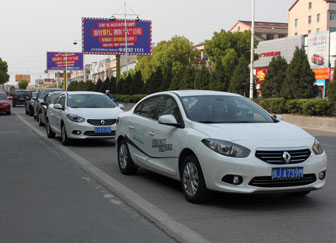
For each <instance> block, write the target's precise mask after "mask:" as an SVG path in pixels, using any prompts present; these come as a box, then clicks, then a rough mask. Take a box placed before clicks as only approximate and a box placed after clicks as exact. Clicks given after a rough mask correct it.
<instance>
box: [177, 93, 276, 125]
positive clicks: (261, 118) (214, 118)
mask: <svg viewBox="0 0 336 243" xmlns="http://www.w3.org/2000/svg"><path fill="white" fill-rule="evenodd" d="M181 101H182V103H183V107H184V110H185V112H186V114H187V116H188V118H189V119H190V120H192V121H196V122H201V123H272V122H274V119H272V117H271V116H270V115H269V114H268V113H267V112H265V111H264V110H263V109H262V108H261V107H260V106H258V105H257V104H255V103H254V102H253V101H250V100H249V99H247V98H244V97H239V96H224V95H209V96H188V97H182V98H181Z"/></svg>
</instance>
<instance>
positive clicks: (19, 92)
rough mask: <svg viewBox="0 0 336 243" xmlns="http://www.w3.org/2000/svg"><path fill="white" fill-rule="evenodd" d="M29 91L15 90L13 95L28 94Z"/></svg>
mask: <svg viewBox="0 0 336 243" xmlns="http://www.w3.org/2000/svg"><path fill="white" fill-rule="evenodd" d="M30 93H31V92H29V91H15V93H14V95H27V96H30Z"/></svg>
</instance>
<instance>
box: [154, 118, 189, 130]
mask: <svg viewBox="0 0 336 243" xmlns="http://www.w3.org/2000/svg"><path fill="white" fill-rule="evenodd" d="M159 123H160V124H162V125H167V126H173V127H180V128H183V127H184V126H183V125H182V124H180V123H178V122H177V121H176V119H175V117H174V116H173V115H163V116H160V117H159Z"/></svg>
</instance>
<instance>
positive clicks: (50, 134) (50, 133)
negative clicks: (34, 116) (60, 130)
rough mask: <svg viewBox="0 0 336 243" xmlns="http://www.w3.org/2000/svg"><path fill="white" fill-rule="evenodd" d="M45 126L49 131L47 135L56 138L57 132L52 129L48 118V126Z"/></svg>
mask: <svg viewBox="0 0 336 243" xmlns="http://www.w3.org/2000/svg"><path fill="white" fill-rule="evenodd" d="M45 127H46V131H47V137H48V138H54V137H55V135H56V134H55V133H54V132H53V131H52V130H51V128H50V123H49V121H48V120H47V121H46V126H45Z"/></svg>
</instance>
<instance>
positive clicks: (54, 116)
mask: <svg viewBox="0 0 336 243" xmlns="http://www.w3.org/2000/svg"><path fill="white" fill-rule="evenodd" d="M56 104H58V105H61V107H62V109H57V108H55V105H56ZM64 104H65V94H61V95H59V96H58V97H57V98H56V100H55V103H54V105H53V106H51V107H50V108H51V109H48V119H49V122H50V127H51V128H52V130H53V131H55V132H57V133H60V132H61V120H62V112H63V109H64Z"/></svg>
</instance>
